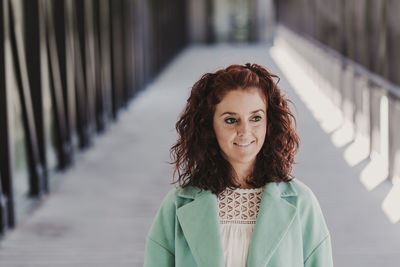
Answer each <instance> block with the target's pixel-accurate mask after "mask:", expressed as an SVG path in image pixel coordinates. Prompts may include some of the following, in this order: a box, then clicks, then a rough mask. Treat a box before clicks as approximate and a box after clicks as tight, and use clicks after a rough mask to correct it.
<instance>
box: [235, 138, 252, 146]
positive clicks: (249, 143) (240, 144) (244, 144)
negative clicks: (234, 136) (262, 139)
mask: <svg viewBox="0 0 400 267" xmlns="http://www.w3.org/2000/svg"><path fill="white" fill-rule="evenodd" d="M253 143H254V140H253V141H251V142H246V143H236V142H234V143H233V144H234V145H236V146H237V147H242V148H246V147H248V146H250V145H251V144H253Z"/></svg>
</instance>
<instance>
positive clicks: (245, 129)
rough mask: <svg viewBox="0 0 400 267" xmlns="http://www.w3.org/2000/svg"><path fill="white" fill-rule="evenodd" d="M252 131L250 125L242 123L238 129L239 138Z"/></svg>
mask: <svg viewBox="0 0 400 267" xmlns="http://www.w3.org/2000/svg"><path fill="white" fill-rule="evenodd" d="M249 129H250V125H249V124H248V123H247V122H241V123H240V124H239V125H238V129H237V135H238V136H244V135H246V134H247V132H248V131H249Z"/></svg>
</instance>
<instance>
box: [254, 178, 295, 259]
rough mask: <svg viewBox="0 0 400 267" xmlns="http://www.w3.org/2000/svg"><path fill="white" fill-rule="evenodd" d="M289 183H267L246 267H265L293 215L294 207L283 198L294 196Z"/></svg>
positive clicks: (290, 222)
mask: <svg viewBox="0 0 400 267" xmlns="http://www.w3.org/2000/svg"><path fill="white" fill-rule="evenodd" d="M296 195H297V193H296V191H295V190H294V188H293V187H292V186H291V184H290V183H280V184H279V185H277V184H276V183H267V184H266V185H265V187H264V193H263V196H262V199H261V204H260V209H259V212H258V215H257V222H256V225H255V226H254V231H253V235H252V239H251V242H250V248H249V256H248V260H247V266H266V265H267V264H268V262H269V261H270V259H271V257H272V255H273V254H274V252H275V249H276V248H277V247H278V245H279V242H280V241H281V240H282V238H283V237H284V235H285V234H286V232H287V231H288V229H289V227H290V225H291V224H292V222H293V220H294V218H295V215H296V207H295V206H293V205H292V204H290V203H289V202H288V201H286V200H285V199H284V198H286V197H292V196H296Z"/></svg>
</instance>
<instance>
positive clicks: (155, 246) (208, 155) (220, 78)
mask: <svg viewBox="0 0 400 267" xmlns="http://www.w3.org/2000/svg"><path fill="white" fill-rule="evenodd" d="M278 81H279V78H278V77H277V76H276V75H274V74H272V73H270V72H268V71H267V70H266V69H265V68H263V67H262V66H259V65H257V64H249V63H247V64H246V65H232V66H229V67H227V68H226V69H221V70H218V71H217V72H215V73H207V74H204V75H203V76H202V77H201V79H200V80H199V81H198V82H196V83H195V84H194V86H193V88H192V91H191V95H190V97H189V99H188V101H187V105H186V107H185V109H184V111H183V113H182V114H181V116H180V118H179V120H178V122H177V123H176V129H177V132H178V140H177V143H176V144H175V145H174V146H173V147H172V148H171V155H172V157H173V159H174V162H173V164H174V165H175V170H174V176H176V175H177V180H175V181H174V183H178V184H179V186H178V187H177V188H175V189H172V190H171V191H170V193H169V194H168V195H167V196H166V197H165V199H164V201H163V203H162V204H161V207H160V209H159V211H158V213H157V215H156V218H155V219H154V222H153V224H152V226H151V229H150V232H149V234H148V236H147V243H146V253H145V263H144V265H145V266H184V267H190V266H204V267H206V266H207V267H208V266H221V267H222V266H227V267H236V266H237V267H243V266H254V267H264V266H271V267H272V266H291V267H297V266H308V267H321V266H323V267H331V266H333V263H332V252H331V241H330V234H329V231H328V228H327V226H326V223H325V220H324V217H323V214H322V211H321V209H320V206H319V204H318V201H317V199H316V198H315V196H314V194H313V193H312V191H311V190H310V189H309V188H308V187H307V186H306V185H304V184H303V183H302V182H300V181H298V180H297V179H294V176H293V175H292V174H291V170H292V165H293V164H294V156H295V154H296V152H297V150H298V147H299V138H298V136H297V133H296V130H295V124H296V120H295V117H294V116H293V114H292V113H291V111H290V109H289V107H288V102H290V100H288V99H287V98H286V97H285V96H284V95H282V94H281V91H280V89H279V88H278V86H277V82H278Z"/></svg>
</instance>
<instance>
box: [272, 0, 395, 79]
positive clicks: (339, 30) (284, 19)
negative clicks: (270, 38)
mask: <svg viewBox="0 0 400 267" xmlns="http://www.w3.org/2000/svg"><path fill="white" fill-rule="evenodd" d="M275 4H276V7H277V14H278V19H279V22H280V23H281V24H283V25H285V26H287V27H288V28H290V29H292V30H294V31H295V32H298V33H301V34H303V35H307V36H309V37H312V38H314V39H316V40H318V41H320V42H321V43H323V44H325V45H327V46H329V47H330V48H332V49H334V50H336V51H338V52H339V53H340V54H342V55H343V56H345V57H347V58H350V59H351V60H353V61H355V62H357V63H358V64H360V65H362V66H363V67H365V68H367V69H369V70H370V71H372V72H374V73H376V74H378V75H380V76H382V77H384V78H386V79H387V80H389V81H391V82H392V83H394V84H397V85H400V50H399V49H398V48H399V47H400V24H399V23H398V14H399V12H400V1H396V0H357V1H348V0H275Z"/></svg>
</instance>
